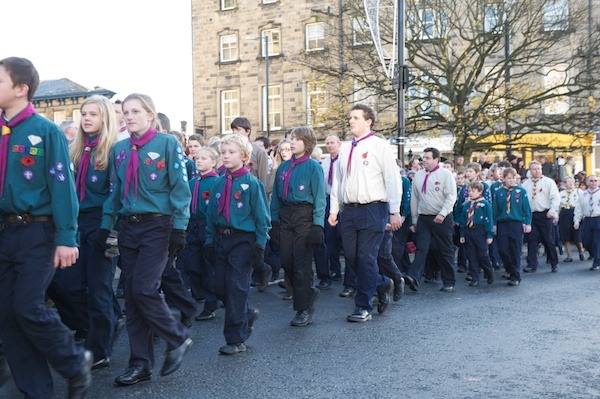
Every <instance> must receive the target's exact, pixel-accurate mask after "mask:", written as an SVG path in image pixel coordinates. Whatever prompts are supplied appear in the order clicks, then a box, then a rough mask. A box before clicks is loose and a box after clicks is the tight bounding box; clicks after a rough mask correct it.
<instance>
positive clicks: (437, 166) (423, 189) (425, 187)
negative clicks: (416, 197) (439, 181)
mask: <svg viewBox="0 0 600 399" xmlns="http://www.w3.org/2000/svg"><path fill="white" fill-rule="evenodd" d="M439 168H440V164H439V163H438V164H437V165H435V167H434V168H433V169H431V170H430V171H429V172H427V173H426V174H425V180H424V181H423V187H421V192H422V193H423V194H427V179H429V175H430V174H432V173H433V172H435V171H436V170H438V169H439Z"/></svg>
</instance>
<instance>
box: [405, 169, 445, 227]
mask: <svg viewBox="0 0 600 399" xmlns="http://www.w3.org/2000/svg"><path fill="white" fill-rule="evenodd" d="M427 173H428V172H427V171H426V170H425V169H421V170H419V171H418V172H417V173H416V174H415V177H414V178H413V181H412V195H411V197H410V210H411V213H412V221H413V224H417V218H418V217H419V215H442V216H444V217H446V216H447V215H448V214H449V213H452V209H453V208H454V203H455V202H456V197H457V190H456V180H455V179H454V176H452V173H451V172H450V171H449V170H448V169H444V168H443V167H441V165H440V167H439V168H438V169H437V170H435V171H434V172H432V173H429V177H428V178H427V186H426V189H425V192H423V183H424V182H425V176H427Z"/></svg>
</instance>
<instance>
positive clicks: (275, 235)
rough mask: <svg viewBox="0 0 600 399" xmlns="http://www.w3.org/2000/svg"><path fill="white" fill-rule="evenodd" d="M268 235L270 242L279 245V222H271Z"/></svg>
mask: <svg viewBox="0 0 600 399" xmlns="http://www.w3.org/2000/svg"><path fill="white" fill-rule="evenodd" d="M269 237H271V243H272V244H273V245H275V247H279V244H281V224H280V223H279V222H271V231H269Z"/></svg>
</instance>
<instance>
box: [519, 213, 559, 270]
mask: <svg viewBox="0 0 600 399" xmlns="http://www.w3.org/2000/svg"><path fill="white" fill-rule="evenodd" d="M547 213H548V212H547V211H543V212H533V217H532V219H531V233H527V237H526V240H527V267H530V268H532V269H533V270H536V269H537V267H538V247H539V246H540V242H541V243H542V244H544V248H545V250H546V255H547V256H548V260H549V261H550V265H552V266H556V265H557V264H558V254H557V253H556V244H555V242H554V229H553V221H552V219H549V218H548V217H547V216H546V214H547Z"/></svg>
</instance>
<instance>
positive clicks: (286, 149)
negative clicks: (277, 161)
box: [279, 148, 292, 152]
mask: <svg viewBox="0 0 600 399" xmlns="http://www.w3.org/2000/svg"><path fill="white" fill-rule="evenodd" d="M288 151H292V149H291V148H280V149H279V152H288Z"/></svg>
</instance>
